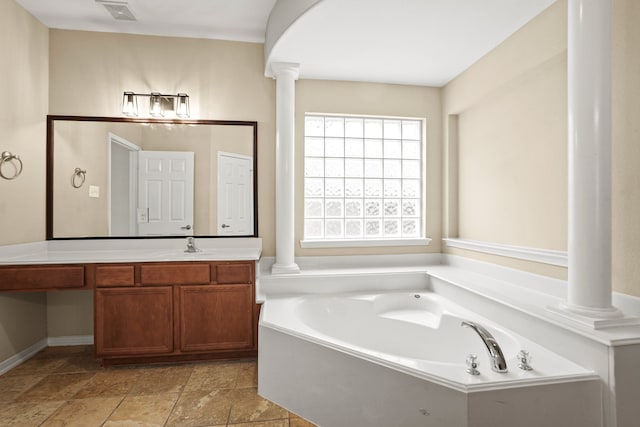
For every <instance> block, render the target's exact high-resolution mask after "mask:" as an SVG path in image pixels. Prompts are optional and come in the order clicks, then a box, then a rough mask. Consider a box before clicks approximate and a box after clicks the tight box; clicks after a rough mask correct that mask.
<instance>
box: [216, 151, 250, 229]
mask: <svg viewBox="0 0 640 427" xmlns="http://www.w3.org/2000/svg"><path fill="white" fill-rule="evenodd" d="M218 199H219V200H220V201H224V202H223V203H218V234H219V235H246V234H250V233H251V232H252V231H253V159H252V158H251V157H248V156H243V155H241V154H235V153H227V152H222V151H219V152H218Z"/></svg>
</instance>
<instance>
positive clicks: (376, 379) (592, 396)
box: [258, 289, 602, 427]
mask: <svg viewBox="0 0 640 427" xmlns="http://www.w3.org/2000/svg"><path fill="white" fill-rule="evenodd" d="M463 320H465V321H470V322H473V323H475V324H478V325H481V326H482V327H484V328H485V329H487V330H488V331H489V332H490V333H491V334H492V335H493V337H495V339H496V341H497V342H498V344H499V345H500V347H501V349H502V352H503V354H504V357H505V359H506V362H507V365H508V372H506V373H498V372H494V371H493V370H491V368H490V366H491V364H490V360H489V355H488V351H487V349H486V347H485V345H484V343H483V340H482V339H481V338H480V336H479V335H478V334H477V333H476V332H475V331H474V330H472V329H470V328H463V327H462V326H461V323H462V321H463ZM505 326H506V325H499V324H496V323H494V322H492V321H490V320H488V319H487V318H485V317H483V316H480V315H479V314H477V313H474V312H472V311H469V310H467V309H465V308H463V307H461V306H459V305H457V304H455V303H454V302H452V301H450V300H447V299H446V298H444V297H442V296H441V295H438V294H435V293H433V292H428V291H425V290H424V289H421V290H417V291H415V292H410V291H402V292H400V291H395V292H375V293H366V292H364V293H363V292H360V293H347V294H323V295H297V296H296V295H294V296H286V297H276V298H268V299H267V300H266V302H265V304H264V306H263V309H262V313H261V319H260V331H259V339H260V342H259V383H258V384H259V392H260V394H262V395H263V396H265V397H266V398H268V399H270V400H273V401H275V402H276V403H278V404H280V405H282V406H284V407H286V408H288V409H289V410H291V411H293V412H296V413H298V414H300V415H302V416H304V417H306V418H308V419H309V420H310V421H313V422H315V423H316V424H318V425H320V426H323V427H339V426H367V427H374V426H381V427H382V426H384V427H389V426H451V427H466V426H489V425H500V426H523V427H524V426H532V427H533V426H536V427H537V426H542V425H544V426H556V425H557V426H565V427H566V426H580V427H587V426H589V427H590V426H594V427H595V426H601V423H602V413H601V408H600V406H601V404H600V402H601V396H600V393H601V384H600V380H599V378H598V377H597V376H596V375H595V374H594V373H593V372H591V371H587V370H585V369H583V368H582V367H580V366H578V365H576V364H574V363H572V362H570V361H568V360H566V359H564V358H562V357H560V356H558V355H556V354H554V353H552V352H550V351H548V350H546V349H545V348H543V347H541V346H539V345H537V344H536V343H535V342H533V341H531V340H529V339H526V338H524V337H521V336H518V335H516V334H514V333H512V332H510V331H509V330H508V328H507V327H505ZM523 349H524V350H527V351H528V352H529V354H530V355H531V356H532V357H533V361H532V363H531V365H532V367H533V370H529V371H527V370H522V369H520V368H519V367H518V360H517V354H518V352H520V350H523ZM469 354H475V355H477V356H478V359H477V360H478V361H479V367H478V369H479V371H480V374H479V375H470V374H469V373H468V372H467V365H466V359H467V357H468V355H469Z"/></svg>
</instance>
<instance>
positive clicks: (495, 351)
mask: <svg viewBox="0 0 640 427" xmlns="http://www.w3.org/2000/svg"><path fill="white" fill-rule="evenodd" d="M460 326H463V327H467V328H471V329H473V330H474V331H476V332H477V334H478V335H480V338H482V342H484V345H485V346H486V347H487V351H488V352H489V360H490V361H491V369H492V370H493V371H495V372H499V373H505V372H507V361H506V360H505V359H504V355H503V354H502V349H501V348H500V346H499V345H498V341H496V339H495V338H494V337H493V335H491V333H489V331H487V330H486V329H485V328H483V327H482V326H480V325H478V324H475V323H473V322H467V321H466V320H463V321H462V323H461V324H460Z"/></svg>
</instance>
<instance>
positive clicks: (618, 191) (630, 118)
mask: <svg viewBox="0 0 640 427" xmlns="http://www.w3.org/2000/svg"><path fill="white" fill-rule="evenodd" d="M613 12H614V17H613V32H614V33H613V45H614V46H613V139H612V149H613V164H612V167H613V188H612V191H613V224H612V227H613V277H612V281H613V286H614V289H615V290H618V291H621V292H625V293H629V294H633V295H640V282H639V280H638V277H640V275H639V273H640V264H638V262H637V259H638V258H639V257H640V224H639V223H638V221H637V218H638V217H640V196H639V195H638V191H637V189H638V188H640V169H639V168H638V167H637V165H638V164H640V148H639V147H640V141H639V139H640V121H638V120H637V118H638V117H640V101H639V98H640V58H639V56H638V55H637V52H639V51H640V27H638V25H636V23H637V22H638V20H639V19H640V4H639V2H635V1H634V0H613ZM566 33H567V2H566V0H559V1H557V2H556V3H554V4H553V5H552V6H551V7H549V8H548V9H547V10H546V11H544V12H543V13H542V14H541V15H539V16H538V17H536V18H535V19H533V20H532V21H531V22H530V23H528V24H527V25H526V26H525V27H523V28H522V29H520V30H519V31H518V32H516V33H515V34H514V35H512V36H511V37H510V38H509V39H507V40H506V41H505V42H504V43H502V44H501V45H500V46H498V47H497V48H496V49H494V50H493V51H492V52H490V53H489V54H488V55H486V56H484V57H483V58H482V59H480V60H479V61H478V62H477V63H476V64H474V65H473V66H472V67H470V68H469V69H468V70H466V71H465V72H464V73H462V74H461V75H460V76H458V77H457V78H456V79H455V80H453V81H452V82H450V83H449V84H448V85H447V86H446V87H445V88H444V90H443V125H444V139H443V142H444V147H443V150H444V153H445V154H446V155H445V156H444V170H445V174H444V175H445V177H446V181H445V188H446V193H445V194H444V201H443V205H444V206H445V213H446V215H447V218H446V219H445V220H444V222H445V224H447V227H446V234H447V235H448V236H450V237H461V238H466V239H477V240H483V241H488V242H495V243H503V244H510V245H516V246H528V247H535V248H543V249H552V250H567V215H568V214H567V95H566V93H567V77H566V75H567V63H566V49H567V36H566ZM450 118H453V120H450ZM456 123H457V126H456ZM446 251H447V252H450V253H454V254H458V255H462V256H470V257H473V258H477V259H482V260H485V261H489V262H494V263H498V264H502V265H507V266H509V267H515V268H521V269H524V270H528V271H533V272H536V273H540V274H545V275H549V276H553V277H559V278H566V269H565V268H561V267H553V266H549V265H541V264H536V263H530V262H523V261H516V260H512V259H509V258H503V257H499V256H494V255H484V254H478V253H474V252H473V251H464V250H457V249H456V250H454V249H446Z"/></svg>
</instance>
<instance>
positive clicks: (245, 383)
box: [0, 346, 314, 427]
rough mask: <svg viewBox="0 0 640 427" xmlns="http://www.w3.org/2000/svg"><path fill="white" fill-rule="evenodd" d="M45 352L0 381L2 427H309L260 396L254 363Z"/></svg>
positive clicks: (88, 350)
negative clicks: (123, 363) (119, 359)
mask: <svg viewBox="0 0 640 427" xmlns="http://www.w3.org/2000/svg"><path fill="white" fill-rule="evenodd" d="M92 352H93V349H92V347H91V346H73V347H48V348H46V349H45V350H43V351H41V352H40V353H38V354H37V355H36V356H34V357H33V358H31V359H29V360H28V361H26V362H25V363H23V364H21V365H19V366H17V367H15V368H14V369H12V370H10V371H9V372H6V373H5V374H4V375H2V376H0V426H20V427H28V426H43V427H51V426H56V427H57V426H81V427H91V426H105V427H112V426H210V427H224V426H234V427H314V425H313V424H311V423H309V422H307V421H305V420H303V419H302V418H299V417H297V416H296V415H295V414H292V413H290V412H288V411H287V410H285V409H283V408H281V407H279V406H277V405H276V404H274V403H272V402H270V401H268V400H266V399H263V398H262V397H260V396H258V394H257V388H256V387H257V363H256V361H255V360H249V361H247V360H244V361H238V362H201V363H189V364H175V365H159V366H132V367H111V368H102V367H100V365H99V364H98V363H97V362H96V361H94V360H93V354H92Z"/></svg>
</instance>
